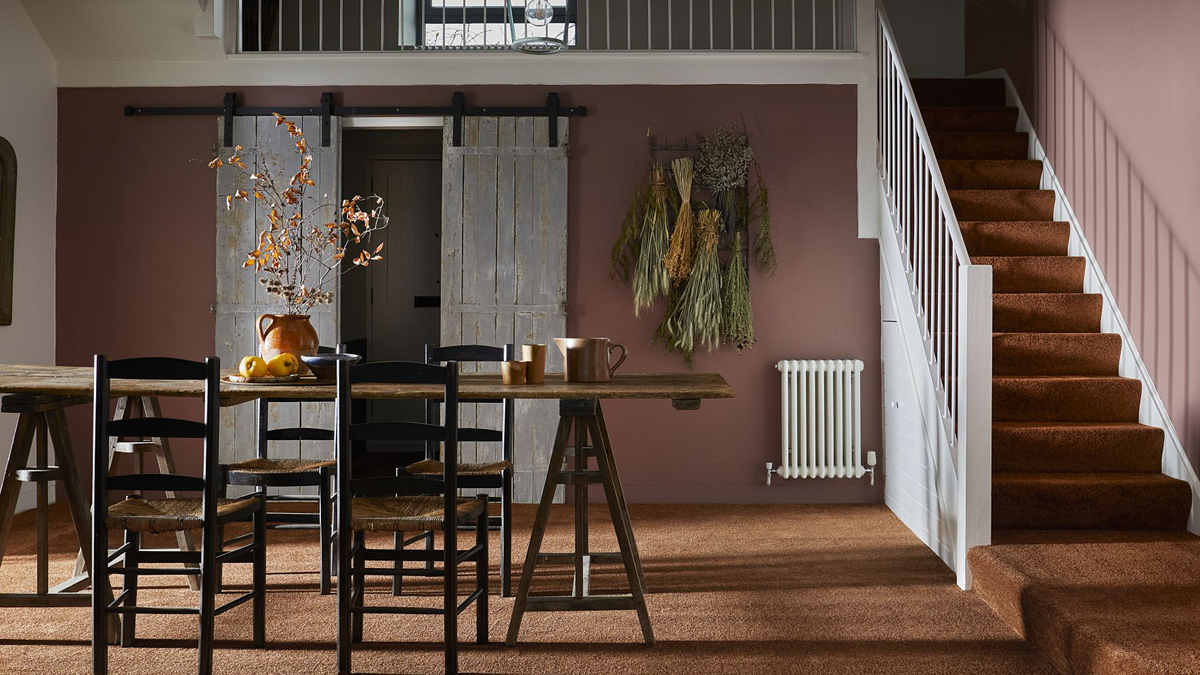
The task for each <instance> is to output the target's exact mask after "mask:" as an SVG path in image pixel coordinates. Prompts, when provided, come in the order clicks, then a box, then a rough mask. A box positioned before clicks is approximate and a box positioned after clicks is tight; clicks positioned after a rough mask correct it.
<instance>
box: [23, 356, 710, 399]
mask: <svg viewBox="0 0 1200 675" xmlns="http://www.w3.org/2000/svg"><path fill="white" fill-rule="evenodd" d="M229 372H230V373H232V372H233V371H229ZM0 393H4V394H44V395H61V396H90V395H91V393H92V369H91V368H88V367H86V366H33V365H13V364H0ZM203 393H204V388H203V385H202V383H201V382H200V381H171V380H113V381H112V395H113V396H184V397H199V396H202V395H203ZM354 394H355V395H356V396H361V397H364V398H437V397H440V396H441V389H440V388H439V387H437V386H430V385H412V384H361V385H355V387H354ZM459 396H460V397H462V398H477V399H504V398H530V399H617V398H624V399H673V400H677V401H688V400H700V399H710V398H732V397H733V387H731V386H729V383H728V382H726V381H725V378H723V377H721V376H720V375H719V374H717V373H630V374H617V375H614V376H613V378H612V380H610V381H608V382H593V383H587V382H563V381H562V374H561V373H546V382H545V383H544V384H518V385H506V384H503V383H502V382H501V381H500V375H498V374H464V375H462V376H460V377H459ZM333 397H334V386H333V384H332V383H328V384H234V383H231V382H222V383H221V403H222V405H235V404H238V403H244V402H246V401H251V400H254V399H259V398H294V399H313V400H322V399H324V400H330V399H332V398H333Z"/></svg>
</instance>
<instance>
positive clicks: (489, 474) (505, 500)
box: [392, 344, 516, 597]
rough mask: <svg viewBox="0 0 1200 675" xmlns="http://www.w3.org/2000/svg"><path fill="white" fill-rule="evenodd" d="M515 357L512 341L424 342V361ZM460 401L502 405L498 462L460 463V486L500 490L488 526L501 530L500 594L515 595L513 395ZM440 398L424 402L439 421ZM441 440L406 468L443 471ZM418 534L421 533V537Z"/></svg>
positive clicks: (428, 417)
mask: <svg viewBox="0 0 1200 675" xmlns="http://www.w3.org/2000/svg"><path fill="white" fill-rule="evenodd" d="M515 359H516V348H515V347H514V346H513V345H512V344H507V345H505V346H503V347H493V346H490V345H456V346H451V347H434V346H432V345H425V362H426V363H432V364H441V363H446V362H448V361H457V362H459V363H462V362H481V363H487V362H491V363H498V362H501V361H511V360H515ZM459 403H484V404H492V405H500V406H502V420H503V423H502V427H501V429H499V431H500V434H501V436H500V439H499V442H500V444H501V446H502V459H501V461H499V462H480V463H475V464H462V463H460V464H459V466H458V486H459V487H460V488H466V489H477V488H485V489H487V488H490V489H499V490H500V515H499V516H498V517H497V516H490V517H489V518H488V529H490V530H499V532H500V594H501V595H503V596H504V597H509V596H511V595H512V503H513V426H514V419H515V414H514V401H513V400H512V399H503V400H499V401H498V400H495V399H460V400H459ZM439 407H440V406H439V402H438V401H432V400H427V401H426V402H425V421H426V422H429V423H431V424H437V422H438V420H439V418H440V413H439ZM437 450H438V444H437V443H427V444H426V446H425V461H423V462H418V463H416V464H412V465H410V466H408V467H407V469H406V470H407V471H408V472H409V473H412V474H418V475H430V474H437V473H441V471H442V467H441V462H440V461H438V456H437ZM425 537H426V548H431V547H432V546H433V533H432V532H431V533H428V534H427V535H425ZM418 538H419V537H418ZM405 543H408V542H405V541H401V540H400V539H399V538H398V539H397V546H403V545H404V544H405ZM400 579H401V577H396V581H395V583H394V586H393V589H392V591H393V593H394V594H396V595H399V593H400V583H401V582H400Z"/></svg>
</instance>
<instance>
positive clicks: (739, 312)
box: [721, 232, 754, 352]
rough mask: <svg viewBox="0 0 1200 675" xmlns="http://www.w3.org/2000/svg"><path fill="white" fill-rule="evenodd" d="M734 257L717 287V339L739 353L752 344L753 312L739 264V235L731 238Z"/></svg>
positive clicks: (740, 263)
mask: <svg viewBox="0 0 1200 675" xmlns="http://www.w3.org/2000/svg"><path fill="white" fill-rule="evenodd" d="M733 250H734V255H733V257H732V258H730V260H729V267H728V268H726V270H725V279H724V281H723V282H722V283H721V335H722V336H723V337H724V338H725V341H726V342H729V343H730V344H732V345H733V346H734V347H737V350H738V351H739V352H740V351H742V350H743V349H748V348H749V347H750V345H752V344H754V309H753V307H752V306H751V303H750V279H749V276H748V275H747V272H748V270H747V269H746V265H745V264H744V263H743V262H742V256H741V250H742V233H741V232H738V233H737V234H736V235H734V237H733Z"/></svg>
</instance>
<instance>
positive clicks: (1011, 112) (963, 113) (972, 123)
mask: <svg viewBox="0 0 1200 675" xmlns="http://www.w3.org/2000/svg"><path fill="white" fill-rule="evenodd" d="M1019 115H1020V111H1019V110H1018V109H1017V107H1016V106H1007V105H922V106H921V117H922V119H923V120H924V121H925V128H926V129H928V130H929V131H967V130H972V129H978V130H981V131H1013V130H1014V129H1016V126H1017V119H1018V117H1019Z"/></svg>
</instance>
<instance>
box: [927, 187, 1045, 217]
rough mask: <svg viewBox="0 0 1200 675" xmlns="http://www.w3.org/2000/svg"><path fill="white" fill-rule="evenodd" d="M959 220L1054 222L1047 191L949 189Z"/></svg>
mask: <svg viewBox="0 0 1200 675" xmlns="http://www.w3.org/2000/svg"><path fill="white" fill-rule="evenodd" d="M950 204H951V205H952V206H953V207H954V215H956V216H957V217H958V219H959V220H1054V192H1053V191H1051V190H951V191H950Z"/></svg>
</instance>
